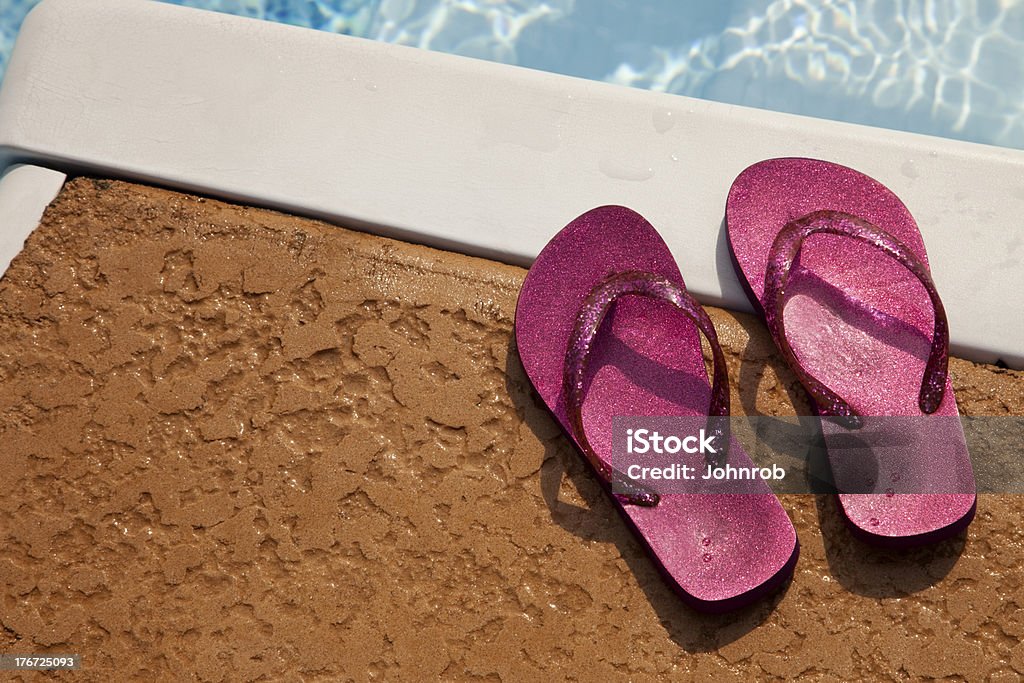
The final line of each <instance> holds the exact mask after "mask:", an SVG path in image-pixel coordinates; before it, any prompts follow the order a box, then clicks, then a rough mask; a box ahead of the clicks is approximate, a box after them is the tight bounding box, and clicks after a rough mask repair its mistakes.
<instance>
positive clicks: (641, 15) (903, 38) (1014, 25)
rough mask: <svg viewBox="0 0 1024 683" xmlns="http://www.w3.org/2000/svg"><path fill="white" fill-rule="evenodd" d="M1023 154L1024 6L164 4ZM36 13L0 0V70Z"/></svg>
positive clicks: (673, 1) (929, 1)
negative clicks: (25, 19) (22, 24)
mask: <svg viewBox="0 0 1024 683" xmlns="http://www.w3.org/2000/svg"><path fill="white" fill-rule="evenodd" d="M164 1H168V2H172V3H173V4H179V5H189V6H193V7H204V8H207V9H214V10H218V11H223V12H230V13H232V14H239V15H243V16H249V17H257V18H262V19H269V20H272V21H280V22H285V23H290V24H296V25H299V26H308V27H312V28H316V29H321V30H326V31H333V32H336V33H347V34H352V35H358V36H363V37H368V38H374V39H377V40H383V41H388V42H392V43H400V44H404V45H415V46H419V47H423V48H428V49H433V50H440V51H444V52H451V53H455V54H461V55H467V56H472V57H480V58H484V59H491V60H495V61H501V62H507V63H511V64H519V65H522V66H528V67H533V68H537V69H543V70H546V71H554V72H558V73H564V74H569V75H573V76H581V77H584V78H591V79H599V80H605V81H610V82H613V83H621V84H624V85H630V86H635V87H640V88H648V89H651V90H659V91H665V92H670V93H677V94H682V95H689V96H692V97H700V98H705V99H710V100H716V101H720V102H726V103H731V104H741V105H747V106H753V107H762V108H766V109H774V110H778V111H786V112H792V113H798V114H805V115H809V116H818V117H822V118H829V119H837V120H842V121H852V122H856V123H865V124H869V125H875V126H882V127H886V128H896V129H900V130H908V131H913V132H918V133H927V134H931V135H940V136H945V137H950V138H957V139H962V140H970V141H975V142H983V143H988V144H995V145H1003V146H1008V147H1016V148H1021V149H1024V0H716V1H709V0H164ZM37 2H38V0H0V70H2V68H3V66H4V65H5V63H6V59H7V56H8V54H9V53H10V49H11V47H12V44H13V37H14V34H15V32H16V30H17V27H18V25H19V24H20V21H21V19H22V17H23V16H24V14H25V13H26V12H27V11H28V9H29V8H30V7H32V6H33V5H35V4H36V3H37Z"/></svg>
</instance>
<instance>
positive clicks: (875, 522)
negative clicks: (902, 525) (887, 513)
mask: <svg viewBox="0 0 1024 683" xmlns="http://www.w3.org/2000/svg"><path fill="white" fill-rule="evenodd" d="M868 524H870V525H871V526H878V525H879V524H880V522H879V521H878V518H877V517H872V518H871V519H869V520H868Z"/></svg>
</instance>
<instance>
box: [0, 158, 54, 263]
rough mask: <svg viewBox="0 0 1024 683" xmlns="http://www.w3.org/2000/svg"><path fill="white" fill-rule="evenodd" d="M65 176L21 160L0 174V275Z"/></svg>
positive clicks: (34, 225) (35, 224) (35, 223)
mask: <svg viewBox="0 0 1024 683" xmlns="http://www.w3.org/2000/svg"><path fill="white" fill-rule="evenodd" d="M64 179H65V175H64V174H63V173H60V172H58V171H51V170H50V169H48V168H40V167H38V166H27V165H20V164H19V165H16V166H12V167H10V168H8V169H7V170H6V171H5V172H4V173H3V175H0V221H2V222H0V226H2V227H0V277H2V276H3V274H4V273H6V272H7V267H8V266H9V265H11V260H12V259H13V258H14V257H15V256H17V255H18V252H20V251H21V248H22V247H23V246H24V244H25V238H27V237H28V235H29V233H30V232H32V231H33V230H35V229H36V226H38V225H39V219H40V218H42V216H43V211H45V210H46V207H47V206H48V205H49V204H50V202H52V201H53V198H54V197H56V196H57V193H58V192H60V188H61V187H63V186H64Z"/></svg>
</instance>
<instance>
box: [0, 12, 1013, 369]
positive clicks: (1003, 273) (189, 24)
mask: <svg viewBox="0 0 1024 683" xmlns="http://www.w3.org/2000/svg"><path fill="white" fill-rule="evenodd" d="M776 156H810V157H817V158H823V159H828V160H831V161H835V162H838V163H842V164H846V165H849V166H852V167H854V168H857V169H859V170H861V171H863V172H865V173H867V174H869V175H871V176H873V177H875V178H877V179H878V180H880V181H882V182H883V183H885V184H886V185H888V186H889V187H890V188H892V189H893V191H895V192H896V193H897V194H898V195H899V196H900V197H901V198H902V199H903V200H904V201H905V202H906V204H907V206H908V207H909V208H910V210H911V211H912V212H913V214H914V216H915V217H916V218H917V220H918V223H919V224H920V226H921V229H922V232H923V234H924V238H925V242H926V244H927V247H928V251H929V255H930V258H931V262H932V268H933V272H934V277H935V280H936V283H937V285H938V287H939V290H940V292H941V293H942V295H943V299H944V302H945V305H946V310H947V313H948V316H949V319H950V326H951V330H952V342H953V351H954V353H956V354H958V355H962V356H967V357H969V358H973V359H976V360H983V361H992V360H995V359H997V358H1002V359H1003V360H1004V361H1006V362H1007V363H1009V364H1010V365H1012V366H1014V367H1021V366H1024V341H1022V339H1024V315H1022V312H1024V311H1022V308H1024V307H1022V305H1021V297H1022V295H1021V292H1022V291H1024V264H1022V262H1021V255H1022V254H1024V226H1022V220H1021V217H1022V216H1024V152H1021V151H1019V150H1011V149H1003V148H997V147H989V146H984V145H977V144H971V143H964V142H957V141H952V140H946V139H942V138H935V137H929V136H923V135H913V134H908V133H902V132H896V131H888V130H881V129H876V128H870V127H865V126H856V125H851V124H844V123H837V122H832V121H825V120H821V119H811V118H805V117H799V116H792V115H788V114H779V113H774V112H768V111H762V110H756V109H749V108H744V107H737V106H732V105H725V104H720V103H715V102H707V101H702V100H695V99H690V98H686V97H680V96H675V95H666V94H663V93H654V92H648V91H641V90H635V89H629V88H625V87H621V86H615V85H610V84H605V83H599V82H594V81H587V80H580V79H575V78H570V77H566V76H559V75H555V74H548V73H543V72H538V71H532V70H528V69H523V68H518V67H511V66H506V65H501V64H494V63H490V62H484V61H478V60H473V59H467V58H462V57H455V56H451V55H445V54H440V53H435V52H428V51H424V50H418V49H415V48H408V47H400V46H394V45H388V44H383V43H378V42H373V41H367V40H361V39H357V38H350V37H343V36H336V35H332V34H328V33H321V32H317V31H312V30H308V29H300V28H294V27H289V26H284V25H280V24H274V23H270V22H261V21H256V20H250V19H243V18H238V17H233V16H228V15H223V14H215V13H211V12H206V11H201V10H194V9H188V8H182V7H177V6H172V5H165V4H160V3H153V2H142V1H139V0H44V2H43V3H41V4H40V5H39V6H37V7H36V9H34V10H33V11H32V13H31V14H30V15H29V17H28V18H27V19H26V21H25V24H24V26H23V28H22V32H21V34H20V36H19V38H18V42H17V45H16V48H15V51H14V54H13V55H12V58H11V61H10V66H9V69H8V72H7V75H6V77H5V79H4V83H3V88H2V91H0V167H2V166H5V165H7V164H9V163H12V162H28V163H32V164H36V165H39V166H45V167H49V168H53V169H58V170H60V171H66V172H78V171H84V172H90V173H96V174H104V175H113V176H118V177H124V178H129V179H136V180H142V181H146V182H153V183H158V184H162V185H166V186H170V187H175V188H181V189H187V190H191V191H195V192H201V193H204V194H208V195H213V196H219V197H223V198H227V199H232V200H238V201H244V202H249V203H254V204H258V205H263V206H269V207H274V208H281V209H285V210H289V211H293V212H297V213H300V214H304V215H310V216H315V217H319V218H323V219H326V220H329V221H332V222H336V223H338V224H342V225H347V226H351V227H357V228H361V229H366V230H371V231H373V232H377V233H380V234H383V235H388V236H394V237H400V238H404V239H409V240H412V241H416V242H422V243H426V244H430V245H434V246H440V247H446V248H451V249H456V250H459V251H464V252H467V253H472V254H478V255H483V256H491V257H497V258H499V259H502V260H505V261H509V262H513V263H519V264H523V265H528V264H529V263H530V262H531V260H532V259H533V257H534V256H535V255H536V254H537V253H538V252H539V250H540V249H541V248H542V247H543V246H544V244H545V243H546V242H547V240H548V239H549V238H550V237H551V236H552V235H553V234H554V233H555V232H556V231H557V230H558V229H559V228H561V227H562V226H563V225H564V224H565V223H566V222H568V221H569V220H570V219H572V218H573V217H574V216H576V215H578V214H580V213H582V212H583V211H585V210H587V209H590V208H592V207H594V206H598V205H601V204H624V205H626V206H629V207H631V208H633V209H635V210H637V211H639V212H640V213H642V214H644V215H645V216H646V217H647V218H648V219H649V220H650V221H651V222H652V223H653V224H654V225H655V226H656V227H657V228H658V229H659V230H660V231H661V232H662V234H663V235H664V236H665V239H666V241H667V242H668V244H669V246H670V247H671V249H672V250H673V252H674V254H675V255H676V257H677V259H678V260H679V263H680V267H681V269H682V271H683V275H684V277H685V278H686V281H687V284H688V285H689V287H690V289H691V290H692V291H693V292H694V293H695V294H696V295H697V296H698V298H700V299H701V300H703V301H704V302H706V303H713V304H718V305H723V306H726V307H729V308H734V309H741V310H749V304H748V302H747V299H746V297H745V296H744V294H743V292H742V291H741V289H740V286H739V283H738V281H737V279H736V276H735V274H734V272H733V269H732V265H731V263H730V261H729V257H728V252H727V249H726V246H725V240H724V235H723V229H722V227H723V226H722V223H723V216H724V207H725V198H726V194H727V192H728V189H729V185H730V183H731V181H732V179H733V178H734V177H735V176H736V174H738V173H739V172H740V171H741V170H742V169H743V168H745V167H746V166H748V165H750V164H752V163H754V162H756V161H759V160H761V159H765V158H769V157H776ZM8 229H9V228H8V227H7V226H6V224H5V225H4V227H2V228H0V230H3V231H7V230H8ZM14 241H17V240H14ZM7 242H10V240H7V241H6V242H4V243H5V244H6V243H7ZM0 248H3V247H2V246H0ZM2 256H3V255H2V254H0V257H2ZM10 256H11V254H9V253H8V254H7V255H6V258H8V259H9V258H10ZM0 260H2V259H0Z"/></svg>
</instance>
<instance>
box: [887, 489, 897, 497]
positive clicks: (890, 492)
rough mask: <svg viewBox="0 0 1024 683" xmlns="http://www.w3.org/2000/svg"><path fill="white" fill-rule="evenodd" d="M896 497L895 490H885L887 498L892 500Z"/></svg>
mask: <svg viewBox="0 0 1024 683" xmlns="http://www.w3.org/2000/svg"><path fill="white" fill-rule="evenodd" d="M895 495H896V491H895V490H893V489H891V488H888V489H886V490H885V497H886V498H892V497H893V496H895Z"/></svg>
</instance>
